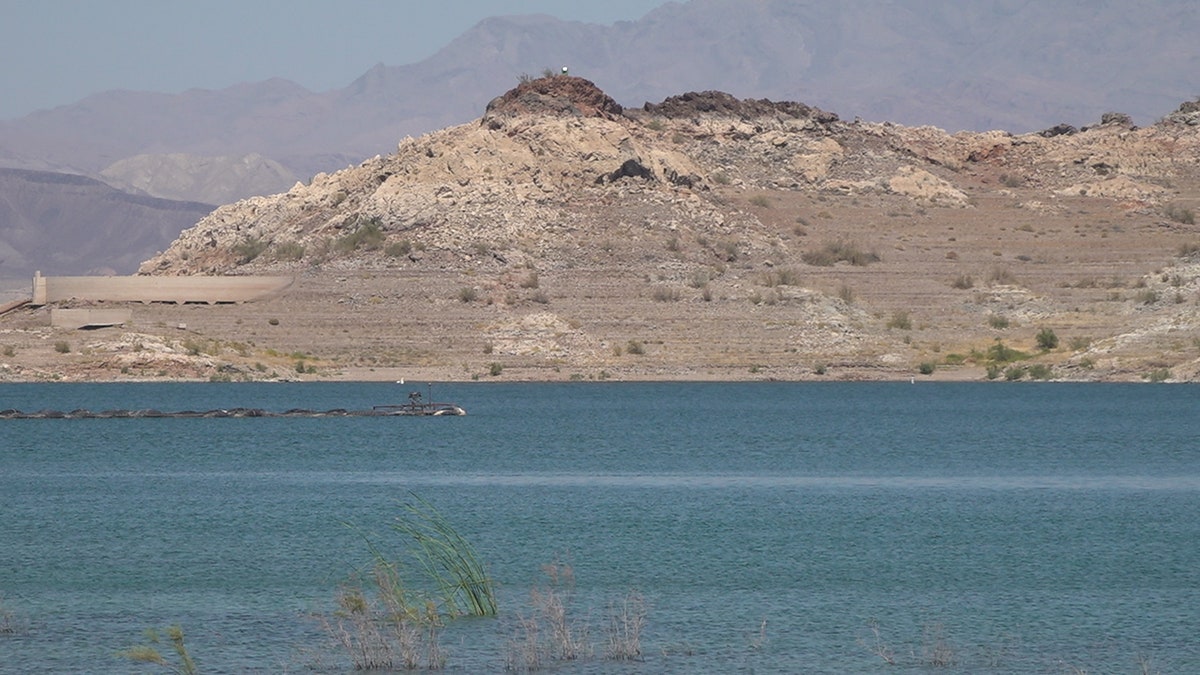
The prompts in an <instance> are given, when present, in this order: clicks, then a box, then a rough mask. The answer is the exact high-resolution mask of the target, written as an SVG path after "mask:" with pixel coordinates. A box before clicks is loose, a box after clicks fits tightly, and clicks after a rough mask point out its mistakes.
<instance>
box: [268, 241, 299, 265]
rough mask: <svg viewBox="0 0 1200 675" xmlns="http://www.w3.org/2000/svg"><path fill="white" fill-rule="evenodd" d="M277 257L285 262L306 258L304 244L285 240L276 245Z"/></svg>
mask: <svg viewBox="0 0 1200 675" xmlns="http://www.w3.org/2000/svg"><path fill="white" fill-rule="evenodd" d="M274 253H275V259H276V260H280V261H284V262H295V261H297V260H303V259H304V244H301V243H300V242H298V241H285V242H283V243H282V244H276V245H275V250H274Z"/></svg>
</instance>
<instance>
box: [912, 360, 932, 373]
mask: <svg viewBox="0 0 1200 675" xmlns="http://www.w3.org/2000/svg"><path fill="white" fill-rule="evenodd" d="M936 369H937V364H935V363H934V362H933V361H922V362H921V364H920V365H918V366H917V372H918V373H920V374H922V375H932V374H933V371H934V370H936Z"/></svg>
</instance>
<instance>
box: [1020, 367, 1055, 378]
mask: <svg viewBox="0 0 1200 675" xmlns="http://www.w3.org/2000/svg"><path fill="white" fill-rule="evenodd" d="M1025 372H1026V373H1028V374H1029V379H1031V380H1048V379H1050V377H1051V376H1052V375H1053V371H1052V370H1051V368H1050V366H1048V365H1046V364H1044V363H1033V364H1030V366H1029V367H1028V368H1026V369H1025Z"/></svg>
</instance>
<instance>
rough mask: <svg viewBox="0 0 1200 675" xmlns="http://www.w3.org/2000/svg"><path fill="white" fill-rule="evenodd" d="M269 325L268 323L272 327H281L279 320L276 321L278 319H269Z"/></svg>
mask: <svg viewBox="0 0 1200 675" xmlns="http://www.w3.org/2000/svg"><path fill="white" fill-rule="evenodd" d="M267 323H268V324H270V325H272V326H278V325H279V319H276V318H274V317H271V318H270V319H267Z"/></svg>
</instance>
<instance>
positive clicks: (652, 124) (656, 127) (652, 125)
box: [646, 119, 667, 131]
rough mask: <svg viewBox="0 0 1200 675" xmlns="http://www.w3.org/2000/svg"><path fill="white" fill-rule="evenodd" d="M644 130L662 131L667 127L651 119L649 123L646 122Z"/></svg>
mask: <svg viewBox="0 0 1200 675" xmlns="http://www.w3.org/2000/svg"><path fill="white" fill-rule="evenodd" d="M646 128H647V129H649V130H651V131H662V130H663V129H666V128H667V125H666V123H665V122H663V121H662V120H660V119H652V120H650V121H649V122H646Z"/></svg>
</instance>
